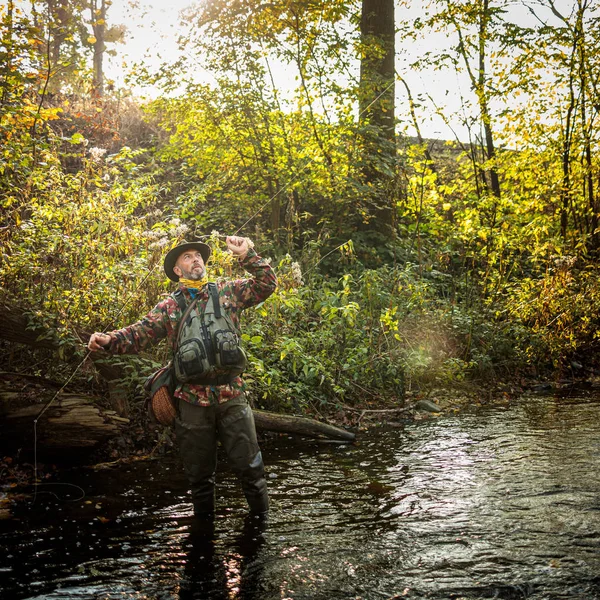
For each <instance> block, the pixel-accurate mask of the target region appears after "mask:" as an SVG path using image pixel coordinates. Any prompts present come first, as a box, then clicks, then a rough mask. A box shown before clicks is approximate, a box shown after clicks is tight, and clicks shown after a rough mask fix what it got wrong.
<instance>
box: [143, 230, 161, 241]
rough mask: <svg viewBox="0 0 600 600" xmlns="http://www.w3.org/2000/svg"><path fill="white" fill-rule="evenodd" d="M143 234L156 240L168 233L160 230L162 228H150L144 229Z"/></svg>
mask: <svg viewBox="0 0 600 600" xmlns="http://www.w3.org/2000/svg"><path fill="white" fill-rule="evenodd" d="M142 235H143V236H144V237H147V238H150V239H151V240H156V239H158V238H161V237H164V236H166V235H167V234H166V233H165V232H164V231H160V229H150V230H148V231H144V233H143V234H142Z"/></svg>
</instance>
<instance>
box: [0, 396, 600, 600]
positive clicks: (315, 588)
mask: <svg viewBox="0 0 600 600" xmlns="http://www.w3.org/2000/svg"><path fill="white" fill-rule="evenodd" d="M263 454H264V455H265V460H266V462H267V465H268V471H269V489H270V494H271V501H272V511H271V514H270V516H269V519H268V521H257V520H254V519H251V518H249V517H246V512H245V506H244V501H243V499H242V498H241V497H240V493H239V489H238V486H237V484H236V482H235V481H234V478H233V477H232V475H231V473H229V472H228V471H227V469H226V468H225V467H224V465H222V469H221V471H220V480H219V482H218V505H219V510H218V514H217V517H216V519H215V521H214V524H211V523H199V522H197V521H195V520H194V519H193V517H192V515H191V510H190V506H189V504H188V503H187V496H186V492H185V489H186V484H185V481H184V478H183V475H182V472H181V468H180V466H179V463H178V461H177V459H175V458H167V459H164V460H162V461H160V462H154V463H143V464H139V465H136V466H135V467H122V468H120V469H118V470H114V471H101V472H92V471H73V472H69V473H65V474H64V481H65V482H67V481H68V482H70V483H73V484H76V485H78V486H81V488H82V489H83V490H84V491H85V497H84V498H78V496H79V495H80V494H79V492H78V491H76V490H75V488H73V489H70V488H68V487H62V488H61V487H59V486H57V487H56V488H55V489H53V488H49V489H47V490H45V491H52V492H53V494H46V493H44V494H39V495H38V497H37V499H36V502H35V503H34V504H32V503H31V498H26V499H24V500H23V501H22V502H20V503H19V504H18V505H17V506H16V507H15V511H14V512H15V516H14V518H12V519H9V520H5V521H0V543H1V544H2V547H3V548H4V558H3V560H2V561H1V562H0V592H1V593H0V597H2V598H5V597H6V598H15V599H18V598H35V599H42V598H43V599H58V598H65V599H66V598H69V599H78V598H86V599H87V598H93V599H105V598H115V599H116V598H148V599H150V598H165V599H168V598H180V599H192V598H198V599H209V600H210V599H222V598H223V599H225V598H227V599H234V598H239V599H256V600H271V599H276V598H277V599H285V598H290V599H294V600H303V599H316V600H319V599H323V600H335V599H359V598H360V599H363V600H371V599H384V600H386V599H387V600H389V599H392V598H397V599H399V598H415V599H416V598H439V599H443V598H454V599H456V600H458V599H461V598H463V599H479V598H503V599H513V598H514V599H517V598H532V599H534V600H555V599H556V600H558V599H563V598H578V599H581V600H594V599H596V598H598V599H600V468H599V467H600V397H599V396H598V395H596V396H593V395H586V394H585V393H584V392H580V393H578V394H577V395H574V396H572V397H570V398H554V397H524V398H522V399H521V400H520V401H519V402H516V403H514V404H513V405H510V406H500V407H499V406H496V407H488V408H484V409H481V410H477V411H475V410H473V412H469V413H463V414H461V415H458V416H443V417H440V418H438V419H432V420H427V421H422V422H417V423H413V424H410V425H407V426H406V428H405V429H404V430H391V431H386V430H383V429H376V430H372V431H370V432H368V433H365V434H364V435H361V439H360V442H359V443H358V444H357V445H354V446H345V445H344V446H340V445H322V444H318V443H316V442H310V441H294V440H290V439H288V438H282V439H278V440H275V441H269V442H268V443H266V444H263Z"/></svg>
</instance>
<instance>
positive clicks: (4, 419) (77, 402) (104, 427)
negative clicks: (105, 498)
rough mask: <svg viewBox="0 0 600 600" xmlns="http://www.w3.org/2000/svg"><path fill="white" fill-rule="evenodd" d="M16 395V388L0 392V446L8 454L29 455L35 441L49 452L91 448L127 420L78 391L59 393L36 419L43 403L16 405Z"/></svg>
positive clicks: (112, 434) (113, 434)
mask: <svg viewBox="0 0 600 600" xmlns="http://www.w3.org/2000/svg"><path fill="white" fill-rule="evenodd" d="M18 397H19V392H18V391H13V390H2V391H1V392H0V447H1V449H2V450H3V451H5V452H7V453H10V454H13V453H15V452H18V453H19V454H23V455H25V456H28V457H31V454H32V453H33V450H34V447H35V445H37V448H38V449H42V448H43V449H44V451H48V452H50V453H51V454H52V455H53V456H54V455H55V454H60V455H64V454H68V453H77V452H80V451H88V450H94V449H95V448H97V447H98V446H100V445H101V444H102V443H103V442H106V441H108V440H109V439H111V438H113V437H115V436H117V435H118V434H119V433H121V432H123V431H124V429H125V427H126V426H127V424H128V423H129V419H125V418H123V417H119V415H117V413H116V412H115V411H113V410H106V409H103V408H102V407H100V406H98V405H96V404H95V403H94V402H93V400H92V399H91V398H89V397H85V396H82V395H78V394H62V395H61V397H60V399H58V398H57V399H56V400H55V401H54V402H53V403H52V404H51V405H50V406H49V407H48V410H47V411H46V412H45V413H44V415H43V416H42V417H41V418H40V419H39V420H38V421H37V423H36V420H37V417H38V415H39V414H40V412H41V410H42V409H43V407H44V404H33V405H28V406H22V405H21V406H19V404H20V403H19V402H18V401H17V400H18ZM11 404H14V405H15V406H14V408H11V407H10V405H11Z"/></svg>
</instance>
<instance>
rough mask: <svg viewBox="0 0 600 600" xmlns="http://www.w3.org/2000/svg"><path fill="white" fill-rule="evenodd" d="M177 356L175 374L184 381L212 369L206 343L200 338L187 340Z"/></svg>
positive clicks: (200, 375) (195, 377)
mask: <svg viewBox="0 0 600 600" xmlns="http://www.w3.org/2000/svg"><path fill="white" fill-rule="evenodd" d="M175 358H176V360H175V375H176V377H177V379H178V381H181V382H182V383H186V382H188V381H191V380H192V379H197V378H199V377H202V376H203V375H205V374H206V373H207V372H208V371H209V370H210V363H209V361H208V357H207V356H206V350H205V348H204V344H203V343H202V340H200V339H198V338H191V339H187V340H185V341H184V342H183V343H182V344H181V346H179V351H178V352H177V354H176V357H175Z"/></svg>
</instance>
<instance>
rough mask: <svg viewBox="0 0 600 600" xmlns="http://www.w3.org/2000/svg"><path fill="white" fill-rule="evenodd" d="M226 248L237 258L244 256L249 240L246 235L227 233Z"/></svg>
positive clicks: (248, 246)
mask: <svg viewBox="0 0 600 600" xmlns="http://www.w3.org/2000/svg"><path fill="white" fill-rule="evenodd" d="M225 243H226V244H227V248H228V250H229V251H230V252H231V253H232V254H234V255H235V256H237V257H238V258H244V257H245V256H246V254H248V250H249V249H250V247H251V246H250V244H251V242H250V240H249V239H248V238H246V237H238V236H237V235H228V236H227V239H226V240H225Z"/></svg>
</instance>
